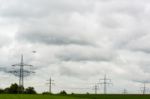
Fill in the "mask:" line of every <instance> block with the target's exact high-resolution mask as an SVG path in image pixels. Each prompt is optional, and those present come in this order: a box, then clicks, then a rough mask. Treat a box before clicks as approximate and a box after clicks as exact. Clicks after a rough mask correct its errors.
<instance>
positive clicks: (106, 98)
mask: <svg viewBox="0 0 150 99" xmlns="http://www.w3.org/2000/svg"><path fill="white" fill-rule="evenodd" d="M0 99H150V95H67V96H60V95H19V94H0Z"/></svg>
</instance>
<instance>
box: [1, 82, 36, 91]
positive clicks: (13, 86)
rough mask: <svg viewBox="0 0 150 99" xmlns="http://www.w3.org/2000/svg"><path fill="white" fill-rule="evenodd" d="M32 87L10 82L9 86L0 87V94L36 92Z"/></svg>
mask: <svg viewBox="0 0 150 99" xmlns="http://www.w3.org/2000/svg"><path fill="white" fill-rule="evenodd" d="M36 93H37V92H36V91H35V90H34V87H28V88H24V87H21V86H18V84H16V83H15V84H11V86H10V87H7V88H5V89H0V94H36Z"/></svg>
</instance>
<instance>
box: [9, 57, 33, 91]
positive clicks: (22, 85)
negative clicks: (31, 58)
mask: <svg viewBox="0 0 150 99" xmlns="http://www.w3.org/2000/svg"><path fill="white" fill-rule="evenodd" d="M12 66H19V67H20V68H19V71H17V70H14V71H11V72H12V73H17V74H19V87H20V90H19V91H20V92H19V93H22V92H23V90H24V73H27V74H30V73H34V72H32V71H25V70H24V67H25V66H29V67H31V66H32V65H28V64H25V63H24V60H23V54H22V55H21V62H20V63H19V64H14V65H12Z"/></svg>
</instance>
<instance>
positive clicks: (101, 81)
mask: <svg viewBox="0 0 150 99" xmlns="http://www.w3.org/2000/svg"><path fill="white" fill-rule="evenodd" d="M99 84H101V85H103V87H104V94H107V85H110V84H112V83H111V79H108V78H107V76H106V75H104V78H103V79H100V83H99Z"/></svg>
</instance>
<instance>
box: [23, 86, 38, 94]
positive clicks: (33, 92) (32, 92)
mask: <svg viewBox="0 0 150 99" xmlns="http://www.w3.org/2000/svg"><path fill="white" fill-rule="evenodd" d="M25 93H26V94H36V91H35V90H34V88H33V87H28V88H26V89H25Z"/></svg>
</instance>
